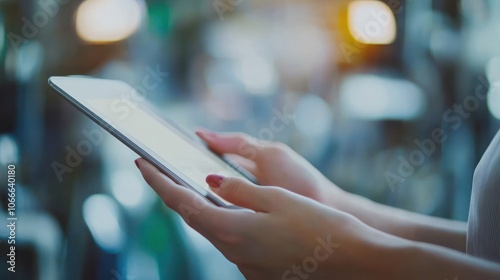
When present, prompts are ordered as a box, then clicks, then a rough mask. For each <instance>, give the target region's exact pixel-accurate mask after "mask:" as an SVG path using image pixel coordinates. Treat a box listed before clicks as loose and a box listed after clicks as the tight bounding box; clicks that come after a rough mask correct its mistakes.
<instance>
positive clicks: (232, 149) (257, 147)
mask: <svg viewBox="0 0 500 280" xmlns="http://www.w3.org/2000/svg"><path fill="white" fill-rule="evenodd" d="M196 134H197V135H198V136H200V137H201V138H202V139H203V140H205V142H207V144H208V146H209V147H210V148H211V149H212V150H214V151H215V152H217V153H221V154H237V155H240V156H242V157H244V158H247V159H250V160H255V159H256V157H257V156H258V155H259V152H260V151H262V149H263V148H264V144H263V142H262V141H258V140H257V139H255V138H253V137H250V136H249V135H247V134H244V133H215V132H212V131H208V130H205V129H198V130H197V131H196Z"/></svg>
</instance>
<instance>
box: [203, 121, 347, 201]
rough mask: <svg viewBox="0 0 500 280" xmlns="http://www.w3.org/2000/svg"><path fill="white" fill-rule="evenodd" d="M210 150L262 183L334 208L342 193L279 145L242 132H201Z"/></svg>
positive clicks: (307, 164) (291, 152) (288, 149)
mask: <svg viewBox="0 0 500 280" xmlns="http://www.w3.org/2000/svg"><path fill="white" fill-rule="evenodd" d="M196 134H197V135H198V136H200V137H201V138H202V139H203V140H205V142H207V144H208V147H209V148H211V149H212V150H213V151H215V152H217V153H220V154H229V156H230V158H231V160H233V161H235V162H236V163H237V164H238V165H240V166H242V167H243V168H245V169H246V170H247V171H249V172H250V173H252V174H253V175H254V176H255V177H256V178H257V180H258V181H259V183H260V184H262V185H271V186H278V187H281V188H285V189H287V190H290V191H292V192H294V193H297V194H300V195H303V196H305V197H309V198H311V199H314V200H316V201H318V202H321V203H323V204H327V205H330V206H335V202H334V201H335V200H338V199H340V197H341V196H342V195H343V191H342V190H341V189H340V188H338V187H337V186H335V185H334V184H333V183H332V182H330V181H329V180H328V179H327V178H325V176H323V174H321V173H320V172H319V171H318V170H317V169H316V168H314V166H312V165H311V164H310V163H309V162H308V161H307V160H305V159H304V158H303V157H301V156H300V155H298V154H297V153H296V152H295V151H293V150H292V149H290V148H289V147H288V146H287V145H285V144H283V143H279V142H267V141H261V140H258V139H255V138H252V137H250V136H248V135H246V134H243V133H215V132H212V131H208V130H205V129H198V130H197V131H196Z"/></svg>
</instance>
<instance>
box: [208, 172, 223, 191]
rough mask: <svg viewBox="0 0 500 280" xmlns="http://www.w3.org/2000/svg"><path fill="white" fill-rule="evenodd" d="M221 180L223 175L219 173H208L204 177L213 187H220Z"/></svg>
mask: <svg viewBox="0 0 500 280" xmlns="http://www.w3.org/2000/svg"><path fill="white" fill-rule="evenodd" d="M222 181H224V176H221V175H208V176H207V179H206V182H207V184H208V185H209V186H210V187H212V188H214V189H216V188H218V187H220V185H221V184H222Z"/></svg>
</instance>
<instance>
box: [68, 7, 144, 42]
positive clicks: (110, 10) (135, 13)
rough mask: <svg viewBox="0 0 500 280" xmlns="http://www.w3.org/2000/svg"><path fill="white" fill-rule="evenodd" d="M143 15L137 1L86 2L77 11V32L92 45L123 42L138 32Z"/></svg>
mask: <svg viewBox="0 0 500 280" xmlns="http://www.w3.org/2000/svg"><path fill="white" fill-rule="evenodd" d="M141 15H142V13H141V5H140V4H139V2H138V1H137V0H86V1H84V2H82V3H81V4H80V6H79V7H78V9H77V11H76V18H75V19H76V32H77V34H78V36H79V37H80V38H81V39H82V40H84V41H87V42H90V43H110V42H116V41H121V40H123V39H126V38H128V37H129V36H130V35H132V34H133V33H134V32H135V31H137V29H138V28H139V25H140V23H141Z"/></svg>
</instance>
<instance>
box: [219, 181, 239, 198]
mask: <svg viewBox="0 0 500 280" xmlns="http://www.w3.org/2000/svg"><path fill="white" fill-rule="evenodd" d="M221 191H222V193H223V194H224V195H227V196H235V195H237V194H238V192H239V187H238V181H237V180H236V179H234V178H225V179H224V181H223V186H222V189H221Z"/></svg>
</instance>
